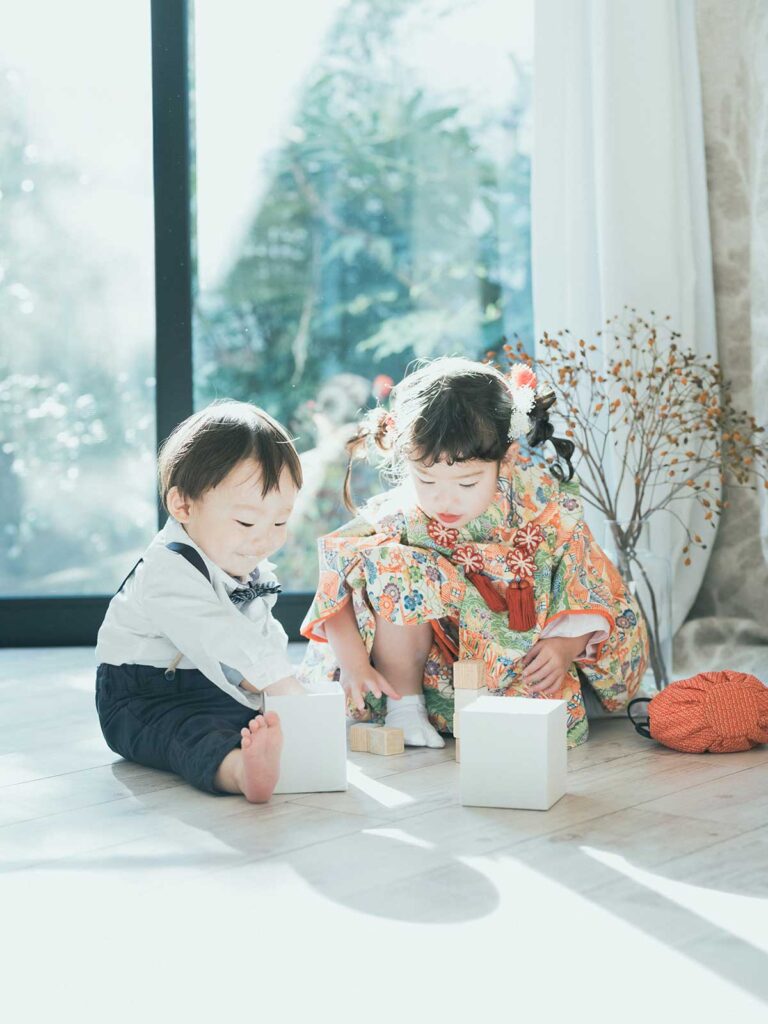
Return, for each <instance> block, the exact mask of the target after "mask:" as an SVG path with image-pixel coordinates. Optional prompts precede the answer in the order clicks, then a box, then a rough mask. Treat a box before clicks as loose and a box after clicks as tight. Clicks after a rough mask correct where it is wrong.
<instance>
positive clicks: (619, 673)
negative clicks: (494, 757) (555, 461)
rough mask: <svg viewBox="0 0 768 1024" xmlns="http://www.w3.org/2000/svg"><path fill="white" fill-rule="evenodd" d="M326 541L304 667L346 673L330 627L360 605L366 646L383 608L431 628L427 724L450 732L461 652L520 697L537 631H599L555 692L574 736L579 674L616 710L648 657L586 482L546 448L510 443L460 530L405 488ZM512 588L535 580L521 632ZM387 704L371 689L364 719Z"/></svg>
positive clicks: (578, 729)
mask: <svg viewBox="0 0 768 1024" xmlns="http://www.w3.org/2000/svg"><path fill="white" fill-rule="evenodd" d="M318 547H319V556H320V577H319V583H318V588H317V593H316V595H315V598H314V601H313V603H312V606H311V608H310V610H309V612H308V613H307V616H306V618H305V620H304V623H303V625H302V629H301V632H302V634H303V635H304V636H306V637H308V638H309V640H310V643H309V646H308V649H307V652H306V655H305V658H304V661H303V664H302V667H301V669H300V675H301V676H302V677H303V678H304V679H305V680H307V681H310V680H312V679H317V678H334V677H335V678H338V673H339V666H338V662H337V661H336V658H335V656H334V653H333V650H332V648H331V646H330V645H329V644H328V642H327V640H326V638H325V631H324V626H323V623H324V621H325V620H326V619H328V618H330V617H331V616H332V615H334V614H335V613H336V612H337V611H338V610H339V609H340V608H341V607H342V606H343V605H344V604H345V603H346V602H347V601H352V605H353V608H354V611H355V615H356V617H357V624H358V628H359V629H360V635H361V637H362V639H363V641H364V642H365V645H366V647H367V649H368V650H369V651H370V650H371V646H372V644H373V637H374V633H375V629H376V620H375V615H381V616H384V618H386V619H387V620H388V621H390V622H392V623H395V624H401V625H408V624H411V623H421V622H425V621H428V622H430V623H431V624H432V628H433V632H434V644H433V647H432V650H431V652H430V655H429V657H428V659H427V663H426V667H425V671H424V694H425V698H426V704H427V711H428V713H429V716H430V720H431V721H432V723H433V725H434V726H435V727H436V728H437V729H439V730H441V731H443V732H447V731H450V730H451V729H452V726H453V684H452V673H451V666H452V663H453V661H454V660H455V659H456V658H457V657H459V658H479V659H482V661H483V662H484V663H485V667H486V671H487V679H488V686H489V689H490V690H491V692H493V691H495V692H497V693H498V694H499V695H500V696H505V697H514V696H516V695H523V694H524V689H523V686H522V682H521V679H520V673H521V669H520V658H521V657H522V656H523V655H524V654H525V653H526V651H528V649H529V648H530V647H531V646H532V645H533V644H534V643H535V642H536V640H537V639H539V638H540V637H542V636H551V635H564V634H565V635H581V634H582V633H586V632H588V631H589V630H595V629H596V630H597V631H595V632H592V642H590V643H589V644H588V645H587V649H586V651H585V653H584V656H582V657H580V658H577V659H576V662H575V663H574V664H573V665H571V668H570V671H569V672H568V674H567V676H566V678H565V680H564V682H563V686H562V689H561V690H560V691H559V692H556V693H552V694H550V695H549V698H551V699H561V700H565V701H567V707H568V744H569V746H576V745H577V744H579V743H583V742H584V741H585V740H586V739H587V733H588V724H587V718H586V714H585V710H584V700H583V697H582V692H581V688H582V681H583V680H586V681H588V683H589V684H590V685H591V686H592V688H593V690H594V692H595V694H596V695H597V697H598V698H599V700H600V702H601V704H602V705H603V707H604V708H606V710H611V711H615V710H619V709H621V708H622V707H624V706H626V704H627V703H628V702H629V701H630V700H631V699H632V697H633V696H634V695H635V693H636V692H637V690H638V687H639V684H640V680H641V678H642V675H643V673H644V672H645V668H646V665H647V662H648V636H647V631H646V627H645V623H644V621H643V619H642V616H641V613H640V610H639V608H638V606H637V604H636V602H635V600H634V598H633V597H632V596H631V595H630V593H629V592H628V590H627V588H626V586H625V584H624V581H623V580H622V578H621V576H620V575H619V573H618V571H617V569H616V568H615V566H614V565H613V564H612V563H611V562H610V561H609V559H608V558H607V557H606V555H605V554H604V553H603V551H602V550H601V549H600V548H599V547H598V545H597V544H596V543H595V540H594V538H593V537H592V534H591V532H590V529H589V527H588V526H587V524H586V522H585V521H584V516H583V508H582V503H581V499H580V497H579V485H578V483H577V482H576V481H575V480H573V481H571V482H570V483H561V482H560V481H558V480H557V479H556V478H555V477H554V476H553V475H552V474H551V472H550V471H549V468H548V466H547V464H546V462H545V461H544V460H543V459H542V458H541V457H540V456H538V455H535V456H534V457H524V456H522V455H521V454H520V453H519V451H518V450H517V449H516V448H513V449H511V451H510V456H509V457H508V459H507V460H505V461H504V462H503V463H502V465H501V470H500V476H499V480H498V488H497V492H496V496H495V498H494V500H493V501H492V502H491V504H490V505H489V507H488V508H487V509H486V510H485V511H484V512H483V513H482V514H481V515H480V516H478V517H477V518H476V519H473V520H472V521H471V522H469V523H467V524H466V526H464V527H462V528H461V530H452V529H448V528H447V527H445V526H444V525H443V524H441V523H439V522H437V521H436V520H432V519H430V518H429V517H428V516H427V515H426V514H425V513H424V512H422V510H421V509H420V508H419V507H418V506H417V505H416V503H415V500H414V498H413V497H409V493H408V490H407V488H405V487H402V488H397V489H395V490H393V491H390V492H388V493H386V494H384V495H382V496H380V497H379V498H376V499H374V500H373V501H371V502H369V504H368V505H367V506H366V507H365V509H363V511H362V513H361V514H360V515H359V516H358V517H357V518H355V519H353V520H352V521H351V522H349V523H347V524H346V525H345V526H342V527H341V528H340V529H338V530H335V531H334V532H333V533H330V534H327V535H326V536H324V537H321V538H320V540H319V542H318ZM510 584H511V586H510ZM515 588H527V594H526V600H527V602H528V605H527V607H528V617H527V619H524V623H525V625H524V628H523V629H520V628H519V626H520V621H519V616H517V618H516V617H515V616H513V614H512V613H511V611H508V608H507V604H506V602H507V600H508V597H509V595H511V594H512V593H513V591H514V590H515ZM518 592H519V590H518ZM374 613H375V615H374ZM572 616H584V619H583V623H584V625H586V626H587V627H588V628H587V629H579V628H577V627H578V626H579V624H580V622H581V621H582V620H579V622H576V623H574V621H573V619H570V617H572ZM569 619H570V626H569V627H568V628H564V627H565V626H566V623H567V622H568V620H569ZM513 620H514V621H515V625H516V626H517V627H518V628H512V627H511V625H510V622H511V621H513ZM577 664H578V671H577V667H576V666H577ZM525 695H527V694H525ZM542 699H545V700H546V699H548V698H547V697H543V698H542ZM385 711H386V698H385V697H382V698H378V699H377V698H374V697H373V696H372V695H371V694H368V695H367V697H366V710H365V711H364V712H358V713H356V715H357V717H363V718H365V719H372V718H374V719H375V718H380V717H381V716H382V715H383V714H384V713H385Z"/></svg>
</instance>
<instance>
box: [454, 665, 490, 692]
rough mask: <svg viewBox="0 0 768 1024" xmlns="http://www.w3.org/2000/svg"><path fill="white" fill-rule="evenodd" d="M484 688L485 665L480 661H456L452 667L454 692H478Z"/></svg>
mask: <svg viewBox="0 0 768 1024" xmlns="http://www.w3.org/2000/svg"><path fill="white" fill-rule="evenodd" d="M484 686H485V665H484V664H483V662H482V661H478V660H472V661H457V662H454V665H453V688H454V690H480V689H482V688H483V687H484Z"/></svg>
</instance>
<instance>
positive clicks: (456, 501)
mask: <svg viewBox="0 0 768 1024" xmlns="http://www.w3.org/2000/svg"><path fill="white" fill-rule="evenodd" d="M408 474H409V476H410V478H411V480H412V481H413V486H414V487H415V489H416V496H417V498H418V502H419V506H420V507H421V509H422V510H423V511H424V512H425V513H426V514H427V515H428V516H429V517H430V519H437V520H438V521H439V522H441V523H443V524H444V525H445V526H452V527H454V528H455V529H457V530H460V529H461V527H462V526H466V524H467V523H468V522H470V520H472V519H476V518H477V516H479V515H480V514H481V513H482V512H485V510H486V509H487V508H488V506H489V505H490V504H491V502H492V501H493V499H494V497H495V496H496V487H497V481H498V477H499V463H498V462H481V461H480V460H479V459H472V460H471V461H469V462H454V463H453V465H449V464H448V463H447V462H444V461H442V460H441V461H440V462H435V463H433V464H432V465H431V466H426V465H425V464H424V463H423V462H415V461H412V460H410V459H409V460H408Z"/></svg>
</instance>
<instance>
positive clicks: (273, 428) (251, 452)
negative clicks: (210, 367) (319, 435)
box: [157, 400, 303, 505]
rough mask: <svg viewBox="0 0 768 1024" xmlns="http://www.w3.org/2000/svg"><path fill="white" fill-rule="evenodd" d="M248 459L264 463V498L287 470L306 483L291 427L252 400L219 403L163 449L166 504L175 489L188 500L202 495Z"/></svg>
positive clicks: (180, 429) (161, 467)
mask: <svg viewBox="0 0 768 1024" xmlns="http://www.w3.org/2000/svg"><path fill="white" fill-rule="evenodd" d="M244 459H253V460H254V461H255V462H257V463H258V465H259V468H260V470H261V493H262V496H263V495H265V494H268V493H269V492H270V491H273V490H275V488H276V487H277V486H278V483H279V480H280V474H281V473H282V471H283V469H284V468H287V469H288V472H289V473H290V475H291V479H292V480H293V482H294V483H295V484H296V487H301V485H302V483H303V477H302V472H301V462H300V461H299V456H298V453H297V451H296V449H295V448H294V446H293V441H292V440H291V438H290V437H289V435H288V432H287V431H286V429H285V427H282V426H281V425H280V424H279V423H278V422H277V420H274V419H272V417H271V416H270V415H269V414H268V413H266V412H264V410H263V409H259V408H258V406H255V405H250V404H249V403H248V402H235V401H232V400H221V401H217V402H213V403H212V404H211V405H208V406H206V408H205V409H201V410H200V412H196V413H194V415H192V416H189V417H188V418H187V419H185V420H184V422H183V423H180V424H179V425H178V427H176V429H175V430H174V431H173V433H172V434H171V435H170V437H168V438H167V439H166V440H165V441H164V442H163V444H162V445H161V447H160V452H159V454H158V466H157V468H158V477H159V484H160V495H161V497H162V499H163V505H165V504H166V499H167V497H168V492H169V491H170V490H171V488H172V487H178V489H179V490H180V491H181V493H182V494H183V495H184V496H185V497H186V498H191V499H193V500H194V499H195V498H199V497H200V496H201V495H203V494H205V492H206V491H209V490H210V489H211V488H212V487H216V486H217V485H218V484H220V483H221V481H222V480H223V479H224V477H225V476H226V475H227V474H228V473H229V472H230V470H232V469H234V467H235V466H236V465H237V464H238V463H239V462H242V461H243V460H244Z"/></svg>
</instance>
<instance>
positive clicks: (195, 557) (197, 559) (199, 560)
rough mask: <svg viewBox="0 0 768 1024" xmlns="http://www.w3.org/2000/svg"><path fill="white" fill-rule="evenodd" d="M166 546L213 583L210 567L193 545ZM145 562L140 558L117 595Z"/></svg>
mask: <svg viewBox="0 0 768 1024" xmlns="http://www.w3.org/2000/svg"><path fill="white" fill-rule="evenodd" d="M165 546H166V547H167V548H168V550H169V551H175V552H176V553H177V554H179V555H181V557H182V558H186V560H187V561H188V562H189V564H190V565H194V567H195V568H196V569H197V571H198V572H199V573H202V574H203V576H205V578H206V579H207V580H208V582H209V583H210V582H211V574H210V573H209V572H208V566H207V565H206V564H205V562H204V561H203V556H202V555H201V554H200V552H199V551H197V550H196V549H195V548H193V547H192V545H191V544H180V543H179V542H178V541H173V542H172V543H171V544H166V545H165ZM143 561H144V559H143V558H140V559H139V560H138V562H137V563H136V564H135V565H134V567H133V568H132V569H131V571H130V572H129V573H128V575H127V576H126V577H125V579H124V580H123V582H122V583H121V584H120V586H119V587H118V588H117V590H116V591H115V595H117V594H119V593H120V591H121V590H122V589H123V587H124V586H125V584H126V583H127V582H128V580H129V579H130V578H131V576H133V574H134V573H135V572H136V570H137V569H138V567H139V566H140V565H141V563H142V562H143Z"/></svg>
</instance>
